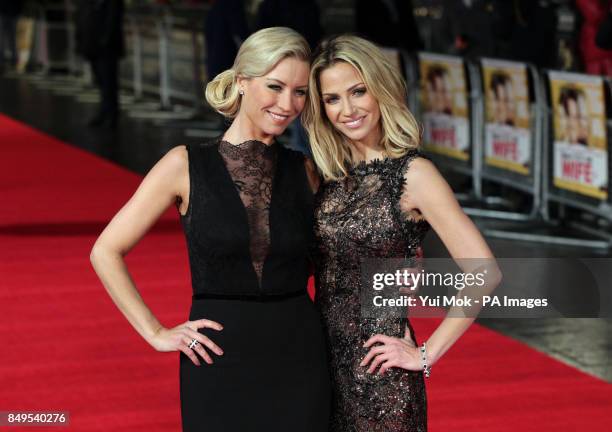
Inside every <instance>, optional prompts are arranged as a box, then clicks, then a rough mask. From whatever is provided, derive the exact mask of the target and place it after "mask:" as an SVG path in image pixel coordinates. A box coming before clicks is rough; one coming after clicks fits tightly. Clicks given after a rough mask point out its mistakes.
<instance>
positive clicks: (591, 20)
mask: <svg viewBox="0 0 612 432" xmlns="http://www.w3.org/2000/svg"><path fill="white" fill-rule="evenodd" d="M576 7H577V8H578V10H579V11H580V14H581V15H582V17H583V23H582V29H581V31H580V54H581V56H582V61H583V63H584V69H585V71H586V73H588V74H593V75H605V76H612V51H608V50H603V49H601V48H599V47H598V46H597V44H596V43H595V36H596V35H597V32H598V30H599V28H600V26H601V25H602V23H603V22H604V20H605V19H606V17H607V15H608V14H609V13H610V8H611V7H612V1H610V0H576Z"/></svg>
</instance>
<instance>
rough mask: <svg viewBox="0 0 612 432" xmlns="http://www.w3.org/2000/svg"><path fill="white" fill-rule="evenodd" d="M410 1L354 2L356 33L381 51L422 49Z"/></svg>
mask: <svg viewBox="0 0 612 432" xmlns="http://www.w3.org/2000/svg"><path fill="white" fill-rule="evenodd" d="M413 9H414V7H413V4H412V0H357V2H356V4H355V28H356V30H357V33H358V34H360V35H361V36H363V37H364V38H366V39H369V40H370V41H372V42H374V43H376V44H378V45H381V46H383V47H393V48H402V49H404V50H406V51H410V52H412V51H418V50H422V49H423V47H424V44H423V40H422V39H421V36H420V35H419V29H418V27H417V24H416V20H415V19H414V13H413Z"/></svg>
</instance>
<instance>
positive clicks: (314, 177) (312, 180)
mask: <svg viewBox="0 0 612 432" xmlns="http://www.w3.org/2000/svg"><path fill="white" fill-rule="evenodd" d="M304 167H305V168H306V175H307V176H308V183H309V184H310V189H311V190H312V193H317V191H318V190H319V186H320V185H321V177H320V176H319V171H318V170H317V166H316V165H315V163H314V162H313V160H312V159H310V158H309V157H306V156H305V157H304Z"/></svg>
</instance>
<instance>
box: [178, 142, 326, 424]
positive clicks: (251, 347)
mask: <svg viewBox="0 0 612 432" xmlns="http://www.w3.org/2000/svg"><path fill="white" fill-rule="evenodd" d="M187 151H188V160H189V178H190V196H189V206H188V209H187V211H186V213H185V215H182V216H181V221H182V225H183V229H184V232H185V236H186V240H187V247H188V252H189V262H190V268H191V279H192V286H193V300H192V306H191V310H190V314H189V320H197V319H201V318H207V319H211V320H214V321H217V322H219V323H221V324H222V325H223V327H224V328H223V330H221V331H216V330H211V329H199V331H200V332H201V333H202V334H205V335H206V336H208V337H209V338H210V339H212V340H213V341H214V342H215V343H217V345H219V346H220V347H221V348H222V349H223V351H224V354H223V355H222V356H217V355H216V354H214V353H212V352H211V351H210V350H207V351H208V352H209V353H210V355H211V357H212V358H213V361H214V363H213V364H212V365H209V364H206V363H205V362H204V361H203V360H201V366H196V365H195V364H193V362H192V361H191V360H190V359H189V358H188V357H187V356H186V355H185V354H184V353H182V352H180V396H181V415H182V426H183V431H185V432H233V431H240V432H243V431H266V432H273V431H279V432H280V431H283V432H285V431H303V432H317V431H327V430H328V424H329V409H330V408H329V407H330V382H329V371H328V366H327V364H328V359H327V356H326V348H325V342H324V335H323V329H322V325H321V319H320V314H319V313H318V311H317V309H316V307H315V306H314V304H313V303H312V301H311V300H310V298H309V297H308V294H307V291H306V289H307V280H308V277H309V274H310V268H311V263H310V260H309V252H310V247H311V243H312V241H313V231H312V230H313V203H314V197H313V194H312V192H311V190H310V186H309V184H308V180H307V175H306V171H305V168H304V159H303V156H301V155H300V154H299V153H297V152H293V151H290V150H287V149H284V148H282V147H280V146H279V145H278V144H272V145H269V146H268V145H266V144H264V143H262V142H260V141H247V142H244V143H242V144H239V145H233V144H230V143H228V142H225V141H222V140H220V139H216V140H214V141H213V142H211V143H208V144H200V145H188V146H187ZM198 357H199V355H198Z"/></svg>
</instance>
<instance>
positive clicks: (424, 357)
mask: <svg viewBox="0 0 612 432" xmlns="http://www.w3.org/2000/svg"><path fill="white" fill-rule="evenodd" d="M421 359H422V360H423V373H424V374H425V378H429V374H430V373H431V367H429V366H428V365H427V346H426V344H425V342H423V345H421Z"/></svg>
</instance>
